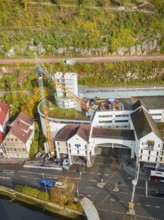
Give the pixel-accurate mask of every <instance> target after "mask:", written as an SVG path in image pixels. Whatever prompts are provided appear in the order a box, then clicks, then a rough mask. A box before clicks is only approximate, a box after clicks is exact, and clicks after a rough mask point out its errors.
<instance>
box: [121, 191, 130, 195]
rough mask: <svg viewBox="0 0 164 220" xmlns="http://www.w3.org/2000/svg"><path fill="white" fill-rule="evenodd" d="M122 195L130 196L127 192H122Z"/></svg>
mask: <svg viewBox="0 0 164 220" xmlns="http://www.w3.org/2000/svg"><path fill="white" fill-rule="evenodd" d="M120 193H122V194H126V195H127V194H128V193H127V192H120Z"/></svg>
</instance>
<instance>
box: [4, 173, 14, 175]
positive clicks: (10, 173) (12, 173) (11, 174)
mask: <svg viewBox="0 0 164 220" xmlns="http://www.w3.org/2000/svg"><path fill="white" fill-rule="evenodd" d="M6 174H7V175H10V176H13V175H14V173H6Z"/></svg>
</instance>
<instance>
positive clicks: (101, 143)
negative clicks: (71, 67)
mask: <svg viewBox="0 0 164 220" xmlns="http://www.w3.org/2000/svg"><path fill="white" fill-rule="evenodd" d="M55 79H56V80H58V81H60V83H62V85H63V86H64V87H61V86H60V85H59V86H58V85H56V86H57V89H56V95H55V98H56V102H57V104H58V106H59V107H61V108H76V109H79V107H80V106H78V104H77V103H76V101H74V100H72V99H70V98H69V95H68V94H67V93H66V90H65V89H64V88H68V89H69V90H70V91H71V93H73V94H74V95H76V96H78V88H77V75H76V74H74V73H67V74H63V73H56V74H55ZM85 96H86V97H87V94H85ZM108 98H112V99H113V97H108ZM117 98H118V97H117ZM108 100H110V99H108ZM138 100H139V101H138ZM116 101H118V105H115V106H114V107H112V108H111V107H109V108H104V107H102V108H95V109H94V110H93V111H91V112H90V113H89V115H90V117H88V120H85V121H84V120H76V119H74V118H72V119H71V120H70V119H58V118H52V117H51V118H50V117H49V125H50V130H51V133H52V136H53V138H54V141H55V148H56V149H55V150H56V153H57V156H58V157H59V158H60V157H62V155H66V156H67V157H68V158H69V159H70V162H72V163H73V162H74V157H81V156H83V157H85V158H86V159H87V162H88V165H89V164H90V163H91V158H92V157H94V156H95V155H97V154H99V153H100V151H101V148H102V147H112V148H127V149H130V150H131V157H132V158H134V157H137V158H140V161H142V162H148V163H149V162H150V163H154V162H155V163H158V164H160V163H163V157H162V154H163V151H162V144H163V139H160V137H159V136H158V135H157V133H154V132H153V133H150V134H148V133H147V134H146V135H152V139H151V138H150V137H149V138H148V137H145V136H143V137H142V138H148V142H147V143H150V141H149V139H150V140H151V141H152V140H154V143H155V145H154V146H155V148H153V149H154V151H157V150H158V149H156V146H157V145H159V144H160V150H159V152H158V155H157V152H156V156H155V152H154V151H151V153H150V152H148V151H145V149H142V146H141V145H140V144H139V143H140V141H141V140H140V139H138V137H137V131H135V129H136V127H135V121H134V120H133V118H134V116H133V115H135V114H136V113H135V111H136V109H137V108H138V107H141V106H143V107H142V108H144V109H145V111H147V112H148V114H149V118H151V121H154V124H155V122H164V97H163V96H158V97H157V96H151V97H148V96H146V97H131V98H124V99H121V100H116ZM92 103H94V99H93V100H92ZM107 104H109V103H107ZM40 105H41V103H40V104H39V106H38V112H39V115H40V119H41V124H42V129H43V133H44V134H45V135H46V130H45V127H46V126H45V120H44V115H43V113H42V112H41V111H40ZM77 106H78V107H77ZM146 120H147V123H148V124H150V120H148V118H147V117H146ZM137 122H140V120H139V119H138V121H137ZM147 123H145V125H144V126H146V125H147ZM85 126H86V127H90V129H87V132H88V136H89V139H88V140H87V141H86V140H85V138H84V137H83V136H80V138H77V136H76V135H77V134H76V132H75V130H76V129H75V127H76V128H78V129H79V130H81V129H82V128H83V127H85ZM151 126H152V125H150V127H151ZM69 129H71V130H70V134H68V135H65V133H64V132H65V131H67V132H68V131H69ZM74 129H75V130H74ZM143 129H146V127H143ZM73 130H74V131H73ZM62 134H64V135H62ZM66 137H67V138H66ZM158 138H159V139H160V140H157V139H158ZM75 140H76V141H75ZM144 141H145V143H146V140H145V139H144ZM75 142H76V143H75ZM158 142H160V143H158ZM79 146H80V147H79ZM148 146H149V144H148ZM142 150H143V151H142ZM142 153H143V155H141V154H142ZM147 153H148V154H151V158H150V157H149V156H148V155H147ZM157 156H158V159H156V158H157ZM153 158H155V159H153Z"/></svg>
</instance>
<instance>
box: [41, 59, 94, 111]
mask: <svg viewBox="0 0 164 220" xmlns="http://www.w3.org/2000/svg"><path fill="white" fill-rule="evenodd" d="M37 63H38V67H39V68H40V69H41V70H42V73H44V74H45V75H46V76H47V77H48V78H49V79H51V80H52V81H53V82H54V83H55V84H56V85H58V86H59V87H60V88H61V89H63V90H64V91H65V92H67V95H68V96H69V97H70V98H71V99H72V100H73V101H75V102H76V103H78V104H79V105H80V106H81V108H83V109H86V110H88V111H90V110H91V108H90V107H89V106H88V105H87V103H85V102H84V101H83V100H82V99H80V98H79V97H78V96H76V95H75V94H74V93H72V92H71V91H70V90H69V89H68V88H67V87H66V86H65V85H63V84H62V83H61V82H59V80H57V79H55V77H54V76H52V75H51V74H50V73H49V72H48V71H47V70H46V69H45V68H44V67H43V68H42V67H40V65H42V64H41V62H40V61H39V59H37ZM39 63H40V65H39Z"/></svg>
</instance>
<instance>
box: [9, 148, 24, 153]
mask: <svg viewBox="0 0 164 220" xmlns="http://www.w3.org/2000/svg"><path fill="white" fill-rule="evenodd" d="M5 150H6V151H15V152H17V151H18V152H21V151H22V152H25V151H26V149H25V148H10V147H6V148H5Z"/></svg>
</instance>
